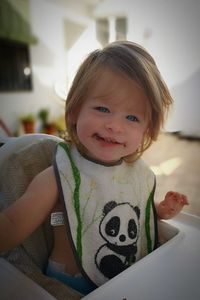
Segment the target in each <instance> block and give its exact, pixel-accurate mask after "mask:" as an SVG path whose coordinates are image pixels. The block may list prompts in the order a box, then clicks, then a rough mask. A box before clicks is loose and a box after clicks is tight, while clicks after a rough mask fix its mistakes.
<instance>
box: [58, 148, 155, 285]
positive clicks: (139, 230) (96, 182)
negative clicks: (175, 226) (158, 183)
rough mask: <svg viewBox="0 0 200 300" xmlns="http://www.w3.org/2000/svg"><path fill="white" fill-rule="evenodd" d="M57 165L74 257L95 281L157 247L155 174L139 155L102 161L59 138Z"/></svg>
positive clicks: (123, 268)
mask: <svg viewBox="0 0 200 300" xmlns="http://www.w3.org/2000/svg"><path fill="white" fill-rule="evenodd" d="M55 170H56V174H57V180H58V185H59V187H60V188H61V189H60V190H61V196H62V197H63V200H64V203H65V207H66V216H67V225H68V226H69V228H70V230H68V232H70V240H71V241H72V247H73V249H74V251H75V256H76V258H77V261H78V264H79V266H81V271H82V273H83V274H84V275H85V276H86V277H88V278H89V279H90V280H91V281H92V282H93V283H94V284H95V285H97V286H99V285H101V284H103V283H104V282H106V281H107V280H109V279H110V278H112V277H114V276H115V275H117V274H119V273H120V272H122V271H123V270H125V269H126V268H127V267H129V266H130V265H132V264H133V263H134V262H136V261H138V260H139V259H141V258H142V257H143V256H145V255H147V254H148V253H150V252H151V251H152V250H153V249H154V248H155V246H156V240H157V223H156V218H155V210H154V204H153V194H154V185H155V178H154V174H153V173H152V171H151V170H150V169H149V168H148V167H147V166H146V165H145V164H144V162H143V161H142V160H137V161H136V162H134V163H126V162H122V163H121V164H120V165H117V166H103V165H100V164H98V163H95V162H92V161H90V160H87V159H85V158H84V157H83V156H81V154H79V152H78V151H77V149H76V148H75V147H73V146H72V147H69V146H68V145H67V144H66V143H63V142H61V143H59V145H58V147H57V151H56V159H55Z"/></svg>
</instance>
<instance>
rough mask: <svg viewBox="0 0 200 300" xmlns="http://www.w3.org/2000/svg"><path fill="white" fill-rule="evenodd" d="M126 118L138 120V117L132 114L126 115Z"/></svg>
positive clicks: (133, 120)
mask: <svg viewBox="0 0 200 300" xmlns="http://www.w3.org/2000/svg"><path fill="white" fill-rule="evenodd" d="M126 118H127V120H129V121H132V122H139V120H138V118H137V117H136V116H134V115H128V116H127V117H126Z"/></svg>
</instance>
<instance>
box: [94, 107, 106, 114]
mask: <svg viewBox="0 0 200 300" xmlns="http://www.w3.org/2000/svg"><path fill="white" fill-rule="evenodd" d="M95 109H96V110H98V111H100V112H102V113H108V112H109V109H108V108H106V107H104V106H98V107H95Z"/></svg>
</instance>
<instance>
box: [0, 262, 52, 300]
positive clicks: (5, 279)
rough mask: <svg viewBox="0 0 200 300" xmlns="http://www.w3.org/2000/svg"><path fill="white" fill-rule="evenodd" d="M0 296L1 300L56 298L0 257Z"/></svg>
mask: <svg viewBox="0 0 200 300" xmlns="http://www.w3.org/2000/svg"><path fill="white" fill-rule="evenodd" d="M0 298H1V299H2V300H13V299H15V300H25V299H28V300H36V299H37V300H40V299H41V300H56V298H54V297H53V296H52V295H50V294H49V293H48V292H47V291H46V290H44V289H43V288H42V287H41V286H39V285H38V284H37V283H35V282H34V281H32V280H31V279H30V278H28V277H27V276H26V275H25V274H23V273H22V272H21V271H20V270H18V269H17V268H15V267H14V266H13V265H11V264H10V263H9V262H8V261H6V260H5V259H4V258H1V257H0Z"/></svg>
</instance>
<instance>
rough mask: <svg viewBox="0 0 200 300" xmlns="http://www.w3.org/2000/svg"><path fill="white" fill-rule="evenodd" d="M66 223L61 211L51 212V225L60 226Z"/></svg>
mask: <svg viewBox="0 0 200 300" xmlns="http://www.w3.org/2000/svg"><path fill="white" fill-rule="evenodd" d="M64 224H65V222H64V217H63V213H62V212H61V211H59V212H54V213H51V226H60V225H64Z"/></svg>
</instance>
